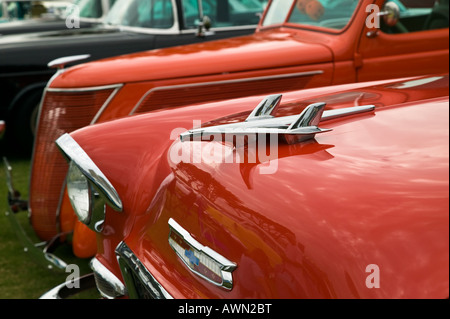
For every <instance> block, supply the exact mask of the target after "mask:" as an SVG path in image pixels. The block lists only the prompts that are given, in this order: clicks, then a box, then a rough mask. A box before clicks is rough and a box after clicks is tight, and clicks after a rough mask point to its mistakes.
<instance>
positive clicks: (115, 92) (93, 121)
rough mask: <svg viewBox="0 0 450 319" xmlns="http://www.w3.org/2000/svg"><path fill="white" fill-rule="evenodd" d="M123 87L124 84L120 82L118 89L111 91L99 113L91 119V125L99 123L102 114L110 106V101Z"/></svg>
mask: <svg viewBox="0 0 450 319" xmlns="http://www.w3.org/2000/svg"><path fill="white" fill-rule="evenodd" d="M122 87H123V85H122V84H119V85H117V86H116V89H115V90H114V91H113V92H112V93H111V95H110V96H109V97H108V98H107V99H106V101H105V103H103V105H102V107H101V108H100V110H98V112H97V114H95V116H94V118H93V119H92V121H91V125H92V124H95V123H97V121H98V119H99V118H100V116H101V115H102V114H103V112H104V111H105V110H106V108H107V107H108V105H109V103H111V101H112V100H113V99H114V98H115V97H116V95H117V93H119V91H120V89H121V88H122Z"/></svg>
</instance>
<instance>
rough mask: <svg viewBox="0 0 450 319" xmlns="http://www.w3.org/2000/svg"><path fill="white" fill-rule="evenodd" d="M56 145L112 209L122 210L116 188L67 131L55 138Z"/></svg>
mask: <svg viewBox="0 0 450 319" xmlns="http://www.w3.org/2000/svg"><path fill="white" fill-rule="evenodd" d="M56 145H57V146H58V147H59V149H60V150H61V152H62V153H63V154H64V155H65V157H66V158H68V159H70V160H71V161H72V162H73V163H74V164H75V165H77V167H78V168H79V169H80V170H81V171H82V173H83V174H84V175H85V176H86V177H87V178H88V180H89V181H90V182H92V183H93V184H94V185H95V187H97V188H98V189H99V190H100V191H101V193H102V195H103V196H104V197H105V200H106V201H107V203H108V204H109V205H110V206H111V207H112V208H113V209H114V210H116V211H122V209H123V207H122V201H121V199H120V197H119V194H118V193H117V191H116V189H115V188H114V186H113V185H112V184H111V182H110V181H109V180H108V179H107V178H106V176H105V175H104V174H103V173H102V171H101V170H100V169H99V168H98V167H97V165H96V164H95V163H94V162H93V161H92V160H91V158H90V157H89V155H87V154H86V152H85V151H84V150H83V148H82V147H81V146H80V145H79V144H78V143H77V142H76V141H75V140H74V139H73V138H72V137H71V136H70V135H69V134H67V133H66V134H64V135H63V136H61V137H60V138H58V139H57V140H56Z"/></svg>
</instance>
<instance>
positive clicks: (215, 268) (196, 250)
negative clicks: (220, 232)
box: [169, 218, 237, 290]
mask: <svg viewBox="0 0 450 319" xmlns="http://www.w3.org/2000/svg"><path fill="white" fill-rule="evenodd" d="M169 228H170V233H169V244H170V247H172V249H173V250H174V251H175V253H176V254H177V255H178V257H179V258H180V259H181V261H183V263H184V264H185V265H186V266H187V268H188V269H189V270H190V271H192V272H193V273H194V274H196V275H197V276H199V277H201V278H203V279H205V280H206V281H208V282H210V283H212V284H214V285H216V286H219V287H222V288H225V289H227V290H231V289H232V288H233V275H232V272H233V271H234V270H235V269H236V267H237V265H236V264H235V263H234V262H232V261H230V260H228V259H227V258H225V257H223V256H222V255H220V254H219V253H217V252H215V251H214V250H212V249H211V248H209V247H206V246H203V245H202V244H200V243H199V242H198V241H197V240H195V239H194V238H193V237H192V236H191V234H189V232H188V231H186V230H185V229H184V228H183V227H181V226H180V225H179V224H178V223H177V222H176V221H175V220H173V219H172V218H171V219H169ZM202 268H206V269H207V270H208V271H207V272H206V273H205V272H202V270H201V269H202ZM212 277H214V278H212Z"/></svg>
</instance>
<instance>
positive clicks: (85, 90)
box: [47, 84, 123, 93]
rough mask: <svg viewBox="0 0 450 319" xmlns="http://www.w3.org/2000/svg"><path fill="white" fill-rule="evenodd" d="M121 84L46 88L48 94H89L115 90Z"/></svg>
mask: <svg viewBox="0 0 450 319" xmlns="http://www.w3.org/2000/svg"><path fill="white" fill-rule="evenodd" d="M122 86H123V84H111V85H103V86H91V87H82V88H70V89H68V88H51V87H48V88H47V91H48V92H69V93H72V92H91V91H102V90H108V89H115V88H120V87H122Z"/></svg>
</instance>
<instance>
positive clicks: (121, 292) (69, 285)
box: [39, 258, 127, 299]
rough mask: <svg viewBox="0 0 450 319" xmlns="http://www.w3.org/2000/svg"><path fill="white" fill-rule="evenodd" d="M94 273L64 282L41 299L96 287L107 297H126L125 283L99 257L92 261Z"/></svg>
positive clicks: (77, 292)
mask: <svg viewBox="0 0 450 319" xmlns="http://www.w3.org/2000/svg"><path fill="white" fill-rule="evenodd" d="M90 267H91V269H92V271H93V272H92V273H90V274H88V275H85V276H82V277H80V278H78V279H77V280H76V282H77V283H78V285H77V287H74V282H75V281H70V282H65V283H62V284H60V285H58V286H56V287H55V288H53V289H51V290H49V291H48V292H46V293H45V294H43V295H42V296H41V297H40V298H39V299H67V298H69V297H71V296H75V295H77V294H79V293H82V292H85V291H88V290H91V289H95V288H97V291H98V292H99V293H100V295H101V297H103V298H105V299H116V298H121V297H125V296H126V295H127V290H126V288H125V286H124V284H123V283H122V282H121V281H120V279H119V278H117V277H116V276H115V275H114V274H113V273H112V272H111V271H110V270H109V269H108V268H106V267H105V266H104V265H103V264H102V263H101V262H99V261H98V260H97V258H93V259H92V260H91V262H90Z"/></svg>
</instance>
